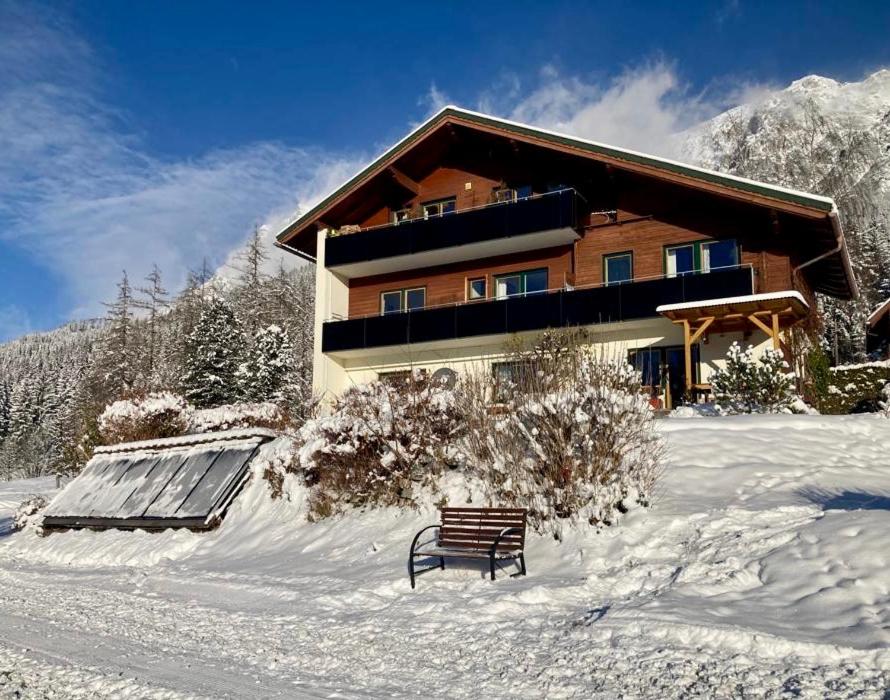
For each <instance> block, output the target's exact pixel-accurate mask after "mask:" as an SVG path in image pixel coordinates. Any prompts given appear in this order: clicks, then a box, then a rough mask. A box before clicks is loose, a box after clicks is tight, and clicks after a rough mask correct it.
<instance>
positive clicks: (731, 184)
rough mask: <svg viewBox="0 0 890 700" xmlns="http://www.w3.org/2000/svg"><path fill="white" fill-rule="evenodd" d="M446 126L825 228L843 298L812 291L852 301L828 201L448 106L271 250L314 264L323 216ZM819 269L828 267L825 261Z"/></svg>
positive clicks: (851, 287) (279, 237) (840, 238)
mask: <svg viewBox="0 0 890 700" xmlns="http://www.w3.org/2000/svg"><path fill="white" fill-rule="evenodd" d="M449 125H451V126H452V127H454V126H461V127H466V128H470V129H473V130H476V131H480V132H488V133H490V134H492V135H495V136H501V137H504V138H509V139H514V140H516V141H520V142H524V143H528V144H533V145H537V146H541V147H544V148H547V149H552V150H558V151H561V152H564V153H568V154H574V155H577V156H579V157H584V158H588V159H590V160H593V161H597V162H600V163H603V164H605V165H609V166H611V167H614V168H617V169H620V170H625V171H628V172H632V173H635V174H638V175H643V176H648V177H653V178H656V179H659V180H663V181H667V182H672V183H675V184H679V185H682V186H686V187H690V188H693V189H697V190H702V191H706V192H710V193H712V194H715V195H718V196H722V197H727V198H730V199H734V200H737V201H743V202H746V203H749V204H754V205H756V206H761V207H765V208H768V209H771V210H773V211H778V212H784V213H786V214H790V215H793V216H795V217H799V218H802V219H804V220H809V221H811V222H818V223H819V225H820V226H824V227H826V228H828V227H832V228H833V229H834V232H835V236H834V237H835V238H836V240H838V246H839V247H838V250H837V251H836V253H837V256H838V258H839V260H838V262H839V263H840V268H842V274H843V277H844V278H845V282H846V286H847V288H848V289H847V291H848V293H847V294H844V293H843V292H844V290H835V289H833V288H826V289H825V290H822V289H818V285H815V287H816V288H817V291H824V292H825V293H828V294H833V295H835V296H841V297H845V296H849V297H852V296H855V294H856V288H855V282H854V280H853V276H852V270H851V269H850V265H849V257H848V255H847V252H846V247H845V245H844V242H843V232H842V231H841V230H840V224H839V221H838V220H837V219H836V211H837V210H836V208H835V205H834V202H833V200H832V199H830V198H828V197H823V196H819V195H814V194H809V193H806V192H801V191H798V190H793V189H789V188H786V187H780V186H777V185H769V184H766V183H762V182H757V181H754V180H749V179H746V178H741V177H736V176H733V175H727V174H724V173H718V172H715V171H712V170H707V169H705V168H698V167H695V166H691V165H687V164H684V163H680V162H677V161H674V160H670V159H666V158H659V157H656V156H651V155H647V154H644V153H639V152H637V151H632V150H628V149H622V148H616V147H614V146H608V145H606V144H602V143H598V142H595V141H589V140H586V139H580V138H577V137H574V136H569V135H567V134H561V133H558V132H554V131H549V130H547V129H540V128H537V127H533V126H529V125H527V124H521V123H518V122H514V121H510V120H507V119H500V118H497V117H492V116H490V115H486V114H480V113H478V112H473V111H470V110H466V109H461V108H458V107H454V106H447V107H444V108H443V109H442V110H440V111H439V112H438V113H436V114H435V115H433V116H432V117H430V118H429V119H428V120H427V121H426V122H424V123H423V124H421V125H419V126H418V127H417V128H416V129H414V130H413V131H412V132H411V133H409V134H408V135H407V136H406V137H405V138H403V139H402V140H400V141H399V142H397V143H396V144H395V145H393V146H392V147H391V148H389V149H388V150H387V151H386V152H384V153H383V154H382V155H381V156H379V157H378V158H376V159H375V160H374V161H372V162H371V163H369V164H368V165H367V166H366V167H364V168H363V169H362V170H361V171H360V172H358V173H357V174H356V175H354V176H353V177H352V178H350V179H349V180H348V181H346V182H345V183H344V184H343V185H341V186H340V187H338V188H337V189H336V190H335V191H334V192H332V193H331V194H330V195H328V196H327V197H325V198H324V199H322V201H320V202H319V203H318V204H316V205H315V206H313V207H312V208H311V209H309V210H308V211H307V212H305V213H304V214H302V215H301V216H299V217H298V218H297V219H295V220H294V221H293V222H291V223H290V224H288V225H287V226H285V227H284V229H282V231H281V232H280V233H279V234H278V235H277V237H276V242H277V245H279V247H281V248H283V249H286V250H289V251H290V252H292V253H295V254H297V255H300V256H301V257H304V258H307V259H309V260H313V261H314V260H315V257H316V255H317V250H316V248H317V235H318V231H319V229H322V228H326V225H325V224H324V221H325V216H326V215H327V214H328V213H329V212H331V210H332V209H333V208H334V207H336V206H337V205H338V204H340V203H341V202H343V200H345V199H346V198H347V197H348V196H349V195H350V194H351V193H353V192H354V191H355V190H356V189H358V188H360V187H362V186H363V185H365V184H366V183H369V182H370V181H371V180H372V179H374V178H375V177H377V176H378V175H381V174H383V175H386V173H387V172H389V169H391V168H392V167H393V166H394V164H395V163H396V161H398V159H399V158H400V157H401V156H403V155H404V154H405V153H407V152H408V151H409V150H411V149H413V148H415V147H417V146H418V145H419V144H420V143H422V142H423V141H424V140H425V139H427V138H428V137H430V136H431V135H432V134H433V133H435V132H437V131H438V130H439V129H442V128H448V127H449ZM832 213H835V218H834V220H832ZM821 252H822V251H820V254H821ZM824 264H830V261H829V262H826V263H824Z"/></svg>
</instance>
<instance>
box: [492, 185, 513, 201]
mask: <svg viewBox="0 0 890 700" xmlns="http://www.w3.org/2000/svg"><path fill="white" fill-rule="evenodd" d="M494 201H495V202H515V201H516V190H514V189H510V188H509V187H503V188H501V189H499V190H495V191H494Z"/></svg>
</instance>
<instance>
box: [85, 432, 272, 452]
mask: <svg viewBox="0 0 890 700" xmlns="http://www.w3.org/2000/svg"><path fill="white" fill-rule="evenodd" d="M277 435H278V433H276V432H275V431H273V430H269V429H268V428H234V429H232V430H221V431H218V432H215V433H199V434H190V435H179V436H177V437H170V438H159V439H157V440H140V441H138V442H125V443H120V444H117V445H104V446H102V447H97V448H96V450H95V454H115V453H118V452H143V451H144V452H153V451H156V450H167V449H170V448H174V447H191V446H193V445H205V444H210V443H214V442H229V441H236V440H238V441H240V440H253V439H256V438H274V437H276V436H277Z"/></svg>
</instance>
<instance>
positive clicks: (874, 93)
mask: <svg viewBox="0 0 890 700" xmlns="http://www.w3.org/2000/svg"><path fill="white" fill-rule="evenodd" d="M678 143H679V151H680V152H681V153H682V158H683V159H685V160H687V161H689V162H692V163H695V164H698V165H701V166H704V167H706V168H710V169H713V170H718V171H721V172H727V173H731V174H733V175H740V176H742V177H748V178H752V179H756V180H763V181H765V182H770V183H774V184H778V185H784V186H786V187H793V188H796V189H801V190H805V191H808V192H814V193H817V194H823V195H827V196H830V197H833V198H834V200H835V201H836V202H837V205H838V208H839V210H840V213H841V219H842V221H843V224H844V230H845V232H846V236H847V242H848V245H849V248H850V255H851V257H852V259H853V267H854V270H855V273H856V276H857V282H858V283H859V287H860V291H861V293H862V296H861V298H860V299H859V300H857V301H854V302H847V303H839V302H836V301H834V300H827V299H826V300H823V302H822V306H823V312H824V316H825V343H826V347H827V348H828V349H829V350H830V351H831V352H832V353H833V354H834V355H835V358H836V359H837V360H838V361H843V360H861V359H864V329H865V319H866V317H867V316H868V313H869V312H870V311H871V310H872V309H873V308H874V307H875V306H876V305H877V304H878V303H880V302H881V301H883V300H884V299H886V298H887V297H888V296H890V70H881V71H878V72H876V73H874V74H872V75H870V76H868V77H867V78H866V79H865V80H862V81H860V82H849V83H842V82H839V81H837V80H832V79H831V78H824V77H821V76H818V75H810V76H807V77H805V78H801V79H800V80H796V81H795V82H793V83H792V84H791V85H789V86H788V87H787V88H785V89H784V90H779V91H775V92H771V93H769V94H767V95H765V96H764V97H763V98H761V99H758V100H757V101H755V102H752V103H749V104H743V105H739V106H738V107H735V108H733V109H730V110H728V111H726V112H724V113H722V114H719V115H718V116H716V117H714V118H713V119H710V120H708V121H706V122H703V123H702V124H699V125H697V126H696V127H694V128H692V129H690V130H689V131H687V132H685V133H683V134H680V135H679V136H678Z"/></svg>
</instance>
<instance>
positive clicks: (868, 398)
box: [819, 361, 890, 414]
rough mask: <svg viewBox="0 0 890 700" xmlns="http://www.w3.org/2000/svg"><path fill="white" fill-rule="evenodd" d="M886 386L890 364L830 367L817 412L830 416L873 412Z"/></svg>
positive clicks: (878, 363)
mask: <svg viewBox="0 0 890 700" xmlns="http://www.w3.org/2000/svg"><path fill="white" fill-rule="evenodd" d="M887 382H890V361H883V362H871V363H866V364H858V365H842V366H840V367H832V368H831V370H830V375H829V383H828V387H827V390H826V392H825V394H824V395H823V396H821V397H820V401H819V410H820V411H821V412H822V413H833V414H845V413H864V412H869V411H877V410H878V409H879V405H878V404H879V402H880V400H881V398H882V397H881V392H882V390H883V388H884V385H885V384H887Z"/></svg>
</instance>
